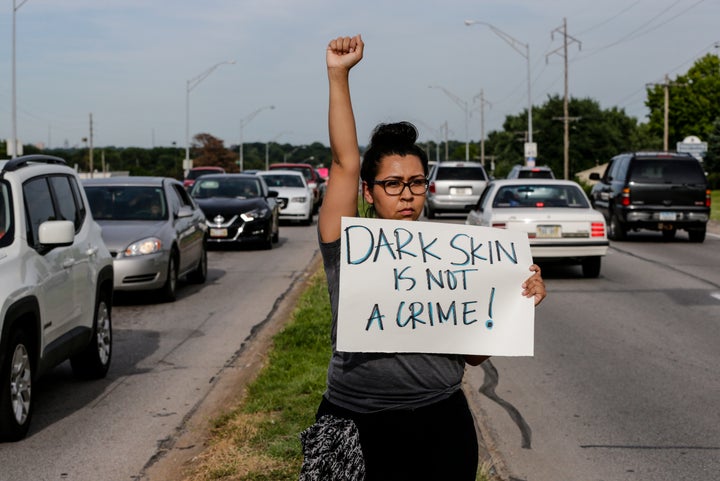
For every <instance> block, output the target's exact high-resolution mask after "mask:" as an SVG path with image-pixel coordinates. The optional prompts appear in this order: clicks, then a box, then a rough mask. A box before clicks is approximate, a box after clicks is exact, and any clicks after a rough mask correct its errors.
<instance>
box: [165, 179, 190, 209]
mask: <svg viewBox="0 0 720 481" xmlns="http://www.w3.org/2000/svg"><path fill="white" fill-rule="evenodd" d="M170 186H171V187H172V189H171V190H172V191H173V192H175V194H176V197H177V201H178V204H179V205H180V206H186V207H192V208H195V203H194V202H193V200H192V197H190V194H188V192H187V190H185V189H184V188H183V187H182V186H180V185H178V184H170Z"/></svg>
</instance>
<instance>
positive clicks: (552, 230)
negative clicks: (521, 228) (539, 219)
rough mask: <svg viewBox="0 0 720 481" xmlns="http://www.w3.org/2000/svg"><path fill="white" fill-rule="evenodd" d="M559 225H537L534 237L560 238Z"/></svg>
mask: <svg viewBox="0 0 720 481" xmlns="http://www.w3.org/2000/svg"><path fill="white" fill-rule="evenodd" d="M561 235H562V233H561V231H560V226H559V225H539V226H537V227H536V230H535V236H536V237H537V238H541V239H550V238H557V237H561Z"/></svg>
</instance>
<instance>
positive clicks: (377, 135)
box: [370, 121, 418, 146]
mask: <svg viewBox="0 0 720 481" xmlns="http://www.w3.org/2000/svg"><path fill="white" fill-rule="evenodd" d="M417 138H418V131H417V129H416V128H415V126H414V125H413V124H411V123H410V122H405V121H403V122H396V123H392V124H380V125H378V126H377V127H375V130H374V131H373V134H372V138H371V139H370V143H371V144H373V145H378V146H380V145H396V146H411V145H414V144H415V141H416V140H417Z"/></svg>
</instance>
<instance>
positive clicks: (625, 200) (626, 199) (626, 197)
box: [620, 187, 630, 207]
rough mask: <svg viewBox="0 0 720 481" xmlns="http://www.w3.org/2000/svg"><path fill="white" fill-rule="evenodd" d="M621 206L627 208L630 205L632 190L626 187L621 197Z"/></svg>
mask: <svg viewBox="0 0 720 481" xmlns="http://www.w3.org/2000/svg"><path fill="white" fill-rule="evenodd" d="M620 205H622V206H624V207H627V206H629V205H630V189H629V188H628V187H625V188H624V189H623V190H622V194H621V195H620Z"/></svg>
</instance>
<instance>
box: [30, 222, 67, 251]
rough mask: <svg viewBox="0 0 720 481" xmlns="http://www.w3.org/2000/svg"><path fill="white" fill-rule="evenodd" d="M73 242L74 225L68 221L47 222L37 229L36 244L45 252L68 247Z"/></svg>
mask: <svg viewBox="0 0 720 481" xmlns="http://www.w3.org/2000/svg"><path fill="white" fill-rule="evenodd" d="M74 241H75V224H73V223H72V221H69V220H48V221H45V222H43V223H42V224H40V227H39V228H38V242H40V245H42V247H43V250H44V251H45V252H47V251H49V250H50V249H52V248H53V247H60V246H69V245H72V243H73V242H74Z"/></svg>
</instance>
